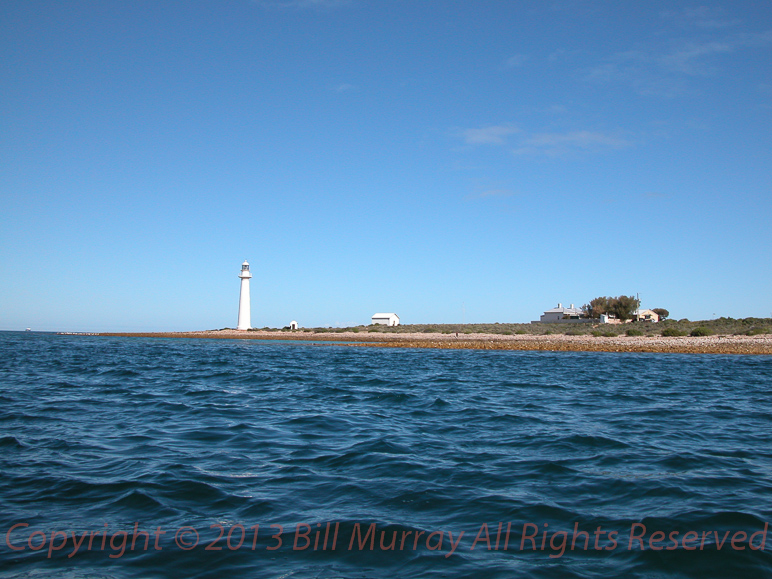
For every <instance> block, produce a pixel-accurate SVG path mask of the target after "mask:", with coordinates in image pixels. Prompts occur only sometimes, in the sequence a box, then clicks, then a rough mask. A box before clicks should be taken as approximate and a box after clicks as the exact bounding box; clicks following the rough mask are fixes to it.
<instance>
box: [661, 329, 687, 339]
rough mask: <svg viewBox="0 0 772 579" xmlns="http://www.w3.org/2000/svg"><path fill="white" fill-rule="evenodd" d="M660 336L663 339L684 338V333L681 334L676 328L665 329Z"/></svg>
mask: <svg viewBox="0 0 772 579" xmlns="http://www.w3.org/2000/svg"><path fill="white" fill-rule="evenodd" d="M662 335H663V336H665V337H674V336H685V335H686V332H682V331H681V330H679V329H678V328H665V329H664V330H662Z"/></svg>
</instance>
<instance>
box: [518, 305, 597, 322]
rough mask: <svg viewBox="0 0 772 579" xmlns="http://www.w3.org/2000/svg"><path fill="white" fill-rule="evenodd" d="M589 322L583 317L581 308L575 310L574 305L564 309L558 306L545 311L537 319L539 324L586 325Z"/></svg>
mask: <svg viewBox="0 0 772 579" xmlns="http://www.w3.org/2000/svg"><path fill="white" fill-rule="evenodd" d="M589 321H590V320H589V319H588V318H587V317H586V316H585V315H584V312H583V311H582V310H581V308H575V307H574V304H571V307H568V308H565V307H563V304H560V303H559V304H558V305H557V307H556V308H552V309H551V310H547V311H546V312H544V313H543V314H542V315H541V317H540V318H539V322H532V323H542V324H565V323H569V324H571V323H586V322H589Z"/></svg>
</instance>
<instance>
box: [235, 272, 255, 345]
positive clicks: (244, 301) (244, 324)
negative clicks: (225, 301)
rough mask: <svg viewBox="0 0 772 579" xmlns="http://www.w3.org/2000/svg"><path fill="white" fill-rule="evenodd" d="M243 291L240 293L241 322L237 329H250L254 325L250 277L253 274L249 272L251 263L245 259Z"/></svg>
mask: <svg viewBox="0 0 772 579" xmlns="http://www.w3.org/2000/svg"><path fill="white" fill-rule="evenodd" d="M239 277H240V278H241V293H240V294H239V324H238V326H236V329H237V330H248V329H249V328H251V327H252V315H251V313H250V311H249V279H250V278H251V277H252V274H251V273H249V263H248V262H247V261H244V263H242V264H241V273H239Z"/></svg>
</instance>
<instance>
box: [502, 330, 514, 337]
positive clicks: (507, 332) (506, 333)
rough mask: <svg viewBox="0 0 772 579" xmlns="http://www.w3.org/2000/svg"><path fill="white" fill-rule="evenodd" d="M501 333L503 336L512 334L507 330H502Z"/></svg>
mask: <svg viewBox="0 0 772 579" xmlns="http://www.w3.org/2000/svg"><path fill="white" fill-rule="evenodd" d="M501 333H502V334H504V335H505V336H511V335H512V332H510V331H509V330H504V331H503V332H501Z"/></svg>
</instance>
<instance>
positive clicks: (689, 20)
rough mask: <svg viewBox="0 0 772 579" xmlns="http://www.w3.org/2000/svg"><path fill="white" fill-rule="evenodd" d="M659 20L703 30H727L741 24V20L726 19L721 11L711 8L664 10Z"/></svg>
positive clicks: (697, 7)
mask: <svg viewBox="0 0 772 579" xmlns="http://www.w3.org/2000/svg"><path fill="white" fill-rule="evenodd" d="M660 18H662V19H663V20H666V21H670V22H675V23H677V24H680V25H683V26H692V27H696V28H701V29H704V30H716V29H721V28H729V27H732V26H737V25H739V24H742V20H738V19H737V18H728V17H727V16H726V13H725V11H724V10H723V9H721V8H718V7H712V6H696V7H688V8H683V9H682V10H664V11H662V12H660Z"/></svg>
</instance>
